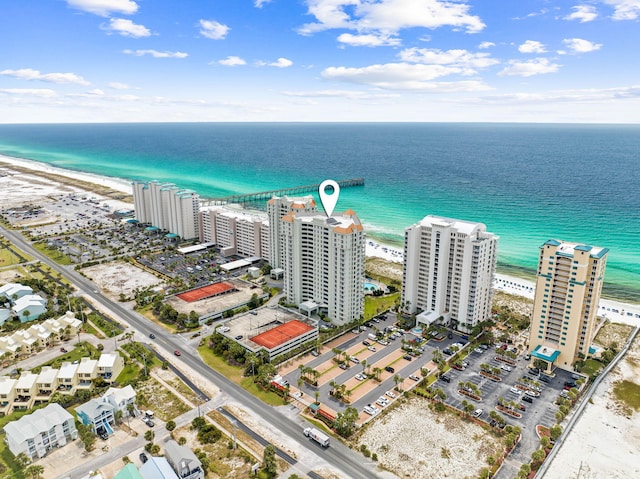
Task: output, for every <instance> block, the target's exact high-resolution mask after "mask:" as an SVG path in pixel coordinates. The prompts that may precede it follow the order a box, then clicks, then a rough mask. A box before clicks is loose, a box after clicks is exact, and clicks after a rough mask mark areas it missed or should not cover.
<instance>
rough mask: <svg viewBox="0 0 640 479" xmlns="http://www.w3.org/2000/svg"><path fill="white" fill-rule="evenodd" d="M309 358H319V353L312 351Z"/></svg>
mask: <svg viewBox="0 0 640 479" xmlns="http://www.w3.org/2000/svg"><path fill="white" fill-rule="evenodd" d="M311 356H315V357H318V356H320V353H319V352H318V351H316V350H315V349H314V350H313V351H311Z"/></svg>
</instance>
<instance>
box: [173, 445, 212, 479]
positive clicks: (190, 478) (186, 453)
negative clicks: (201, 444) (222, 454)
mask: <svg viewBox="0 0 640 479" xmlns="http://www.w3.org/2000/svg"><path fill="white" fill-rule="evenodd" d="M164 455H165V457H166V458H167V461H168V462H169V464H170V465H171V467H172V468H173V470H174V471H175V472H176V474H177V475H178V477H179V478H180V479H204V471H203V469H202V464H201V463H200V461H199V460H198V458H197V457H196V455H195V454H194V453H193V451H192V450H191V449H189V448H188V447H185V446H181V445H179V444H178V443H177V442H176V441H174V440H170V441H167V442H166V443H165V445H164Z"/></svg>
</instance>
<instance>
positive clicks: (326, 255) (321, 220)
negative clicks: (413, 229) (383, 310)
mask: <svg viewBox="0 0 640 479" xmlns="http://www.w3.org/2000/svg"><path fill="white" fill-rule="evenodd" d="M279 226H280V227H279V231H280V242H279V244H280V247H281V260H282V268H283V269H284V286H283V291H284V293H285V294H286V296H287V302H289V303H293V304H296V305H298V306H300V305H303V307H306V308H315V307H316V306H317V307H318V308H319V309H320V310H321V311H325V312H326V313H327V315H328V316H329V318H330V319H331V320H333V321H334V322H335V323H337V324H344V323H349V322H351V321H353V320H355V319H360V318H361V317H362V314H363V312H364V289H363V283H364V263H365V233H364V229H363V227H362V224H361V223H360V220H359V219H358V217H357V216H356V214H355V212H354V211H353V210H347V211H345V212H344V213H342V214H340V213H335V214H334V215H333V216H331V217H327V216H326V215H324V214H322V213H303V212H294V211H292V212H290V213H289V214H287V215H285V216H284V217H283V218H281V219H280V225H279ZM303 303H304V304H303ZM307 310H308V309H307Z"/></svg>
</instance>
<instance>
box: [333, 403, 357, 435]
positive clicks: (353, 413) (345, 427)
mask: <svg viewBox="0 0 640 479" xmlns="http://www.w3.org/2000/svg"><path fill="white" fill-rule="evenodd" d="M358 417H359V414H358V410H357V409H356V408H354V407H351V406H349V407H348V408H347V409H345V410H344V411H343V412H340V413H338V415H337V416H336V418H335V419H334V421H333V427H334V428H335V429H336V431H337V432H338V434H340V435H341V436H342V437H349V436H351V434H353V432H354V431H355V427H356V421H357V420H358Z"/></svg>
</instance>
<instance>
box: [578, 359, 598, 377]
mask: <svg viewBox="0 0 640 479" xmlns="http://www.w3.org/2000/svg"><path fill="white" fill-rule="evenodd" d="M602 367H603V364H602V363H601V362H599V361H596V360H595V359H587V360H585V362H584V366H583V367H582V369H581V370H580V372H581V373H583V374H586V375H587V376H593V375H594V374H596V373H597V372H598V371H600V368H602Z"/></svg>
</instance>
